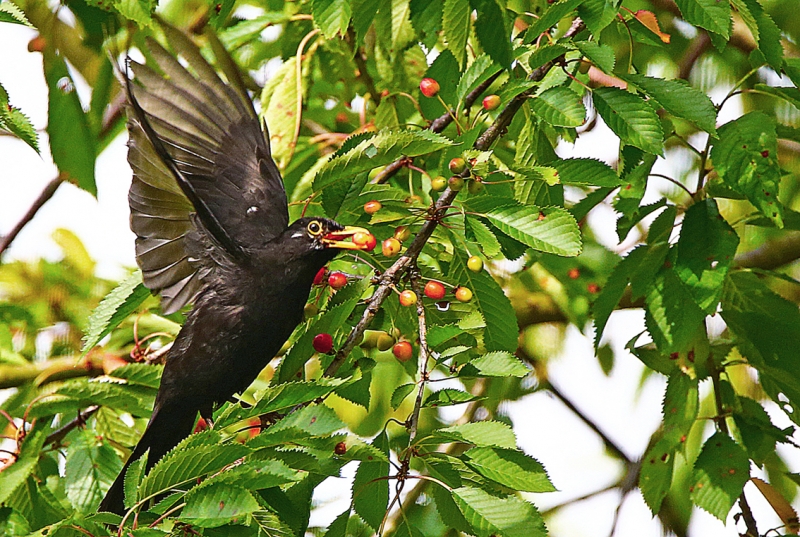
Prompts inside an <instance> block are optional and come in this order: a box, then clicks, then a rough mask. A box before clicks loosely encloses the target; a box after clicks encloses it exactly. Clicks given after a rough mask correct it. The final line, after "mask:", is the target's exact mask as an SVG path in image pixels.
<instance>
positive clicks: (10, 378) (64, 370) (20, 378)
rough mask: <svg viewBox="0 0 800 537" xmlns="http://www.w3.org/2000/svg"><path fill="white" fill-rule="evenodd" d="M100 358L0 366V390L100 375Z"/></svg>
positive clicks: (101, 367)
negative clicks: (32, 383)
mask: <svg viewBox="0 0 800 537" xmlns="http://www.w3.org/2000/svg"><path fill="white" fill-rule="evenodd" d="M103 373H104V371H103V360H102V358H101V357H100V356H96V357H92V358H90V357H87V358H86V359H85V360H76V359H75V358H74V357H67V358H55V359H53V360H47V361H44V362H32V363H28V364H2V365H0V389H4V388H15V387H17V386H21V385H22V384H25V383H27V382H32V381H37V383H44V382H52V381H55V380H64V379H68V378H75V377H87V376H97V375H102V374H103Z"/></svg>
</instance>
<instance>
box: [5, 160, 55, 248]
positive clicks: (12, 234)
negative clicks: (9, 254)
mask: <svg viewBox="0 0 800 537" xmlns="http://www.w3.org/2000/svg"><path fill="white" fill-rule="evenodd" d="M63 182H64V174H59V175H58V177H56V178H55V179H53V180H52V181H50V182H49V183H47V186H46V187H44V190H42V193H41V194H39V197H38V198H36V200H34V202H33V204H32V205H31V206H30V208H28V211H27V212H26V213H25V214H24V215H23V217H22V218H21V219H20V221H19V222H17V225H15V226H14V228H13V229H12V230H11V231H9V232H8V235H3V236H2V237H0V256H2V255H3V252H5V251H6V250H7V249H8V247H9V246H11V243H12V242H14V239H16V238H17V235H19V232H20V231H22V229H23V228H24V227H25V226H27V225H28V223H29V222H30V221H31V220H33V217H34V216H36V213H37V212H39V209H41V208H42V206H43V205H44V204H45V203H47V201H48V200H49V199H50V198H52V197H53V194H55V193H56V190H58V187H59V186H61V183H63Z"/></svg>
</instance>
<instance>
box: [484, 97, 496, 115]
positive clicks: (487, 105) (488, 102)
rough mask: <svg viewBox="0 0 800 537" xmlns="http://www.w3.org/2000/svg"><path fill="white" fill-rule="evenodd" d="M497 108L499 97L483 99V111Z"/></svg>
mask: <svg viewBox="0 0 800 537" xmlns="http://www.w3.org/2000/svg"><path fill="white" fill-rule="evenodd" d="M498 106H500V96H499V95H487V96H486V97H484V98H483V109H484V110H487V111H488V110H495V109H496V108H497V107H498Z"/></svg>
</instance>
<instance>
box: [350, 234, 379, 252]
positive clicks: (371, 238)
mask: <svg viewBox="0 0 800 537" xmlns="http://www.w3.org/2000/svg"><path fill="white" fill-rule="evenodd" d="M353 242H354V243H355V244H358V245H359V246H361V247H362V248H363V249H364V250H366V251H368V252H371V251H372V250H374V249H375V246H376V245H377V244H378V239H376V238H375V235H373V234H372V233H364V232H363V231H359V232H357V233H354V234H353Z"/></svg>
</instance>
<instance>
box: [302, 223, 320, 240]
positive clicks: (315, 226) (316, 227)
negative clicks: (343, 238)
mask: <svg viewBox="0 0 800 537" xmlns="http://www.w3.org/2000/svg"><path fill="white" fill-rule="evenodd" d="M306 229H308V233H309V234H311V235H312V236H314V237H316V236H317V235H319V234H320V233H322V224H320V223H319V222H318V221H317V220H314V221H312V222H309V224H308V227H307V228H306Z"/></svg>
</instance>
